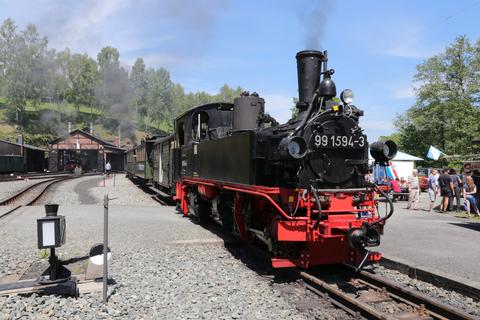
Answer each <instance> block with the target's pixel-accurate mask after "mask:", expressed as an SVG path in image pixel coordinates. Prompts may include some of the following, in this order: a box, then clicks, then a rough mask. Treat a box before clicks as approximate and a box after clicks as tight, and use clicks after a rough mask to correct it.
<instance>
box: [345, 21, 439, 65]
mask: <svg viewBox="0 0 480 320" xmlns="http://www.w3.org/2000/svg"><path fill="white" fill-rule="evenodd" d="M379 25H381V26H382V27H381V28H379V27H378V26H379ZM425 28H426V27H425V26H424V25H422V23H421V22H419V21H410V20H401V21H399V20H398V19H386V20H383V21H375V22H370V23H366V24H365V25H363V26H362V28H359V29H358V30H356V31H355V32H354V33H353V38H352V39H353V40H354V41H360V42H361V44H362V45H363V46H365V47H367V49H368V50H369V51H370V52H372V53H374V54H380V55H387V56H393V57H400V58H412V59H425V58H428V57H431V56H432V55H435V54H436V53H438V52H439V51H440V50H441V48H440V47H439V46H438V45H436V44H432V43H431V42H430V41H429V38H428V34H427V32H426V30H425Z"/></svg>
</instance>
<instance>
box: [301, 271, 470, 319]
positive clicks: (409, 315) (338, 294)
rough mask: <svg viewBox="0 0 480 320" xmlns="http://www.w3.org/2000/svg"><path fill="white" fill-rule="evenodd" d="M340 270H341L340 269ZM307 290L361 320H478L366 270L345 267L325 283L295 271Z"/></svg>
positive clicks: (303, 272)
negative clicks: (335, 278)
mask: <svg viewBox="0 0 480 320" xmlns="http://www.w3.org/2000/svg"><path fill="white" fill-rule="evenodd" d="M342 271H343V270H342ZM296 273H297V274H298V276H299V277H300V278H301V279H302V280H303V281H304V282H305V284H306V286H307V288H308V289H310V290H311V291H313V292H315V293H317V294H320V295H322V296H328V298H329V299H330V300H331V302H332V303H333V304H334V305H335V306H337V307H339V308H341V309H343V310H345V311H346V312H348V313H349V314H351V315H353V316H355V317H357V318H363V319H389V320H390V319H392V320H394V319H397V320H400V319H401V320H413V319H415V320H427V319H435V320H436V319H442V320H456V319H462V320H465V319H469V320H470V319H477V318H475V317H473V316H472V315H469V314H467V313H465V312H463V311H460V310H458V309H455V308H453V307H451V306H449V305H446V304H443V303H440V302H438V301H437V300H434V299H432V298H430V297H428V296H426V295H424V294H422V293H419V292H417V291H414V290H411V289H407V288H405V287H402V286H400V285H398V284H396V283H393V282H391V281H388V280H386V279H384V278H381V277H379V276H377V275H374V274H371V273H369V272H366V271H360V272H354V271H353V270H349V269H348V267H345V273H344V276H345V277H342V279H341V280H334V281H333V282H334V283H331V282H332V281H331V280H324V279H322V278H323V277H322V276H320V277H317V276H316V275H314V274H312V273H311V272H306V271H301V270H297V271H296Z"/></svg>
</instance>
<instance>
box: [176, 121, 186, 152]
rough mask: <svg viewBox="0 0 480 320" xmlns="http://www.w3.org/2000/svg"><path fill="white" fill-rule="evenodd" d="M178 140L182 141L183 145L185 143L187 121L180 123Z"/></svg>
mask: <svg viewBox="0 0 480 320" xmlns="http://www.w3.org/2000/svg"><path fill="white" fill-rule="evenodd" d="M177 131H178V142H179V143H180V145H181V146H183V145H184V144H185V123H183V122H180V123H179V124H178V128H177Z"/></svg>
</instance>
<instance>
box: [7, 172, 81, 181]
mask: <svg viewBox="0 0 480 320" xmlns="http://www.w3.org/2000/svg"><path fill="white" fill-rule="evenodd" d="M72 175H73V173H70V172H50V173H47V172H37V173H19V174H15V175H14V176H10V175H4V174H2V175H0V182H9V181H21V180H23V179H26V178H28V179H30V180H34V179H46V178H47V179H48V178H55V177H69V176H72ZM18 177H21V179H19V178H18Z"/></svg>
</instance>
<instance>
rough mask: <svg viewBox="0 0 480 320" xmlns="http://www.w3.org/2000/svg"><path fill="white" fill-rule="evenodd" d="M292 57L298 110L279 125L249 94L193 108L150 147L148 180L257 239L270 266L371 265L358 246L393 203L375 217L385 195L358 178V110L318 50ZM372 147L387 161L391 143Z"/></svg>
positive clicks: (206, 216) (372, 242) (202, 215)
mask: <svg viewBox="0 0 480 320" xmlns="http://www.w3.org/2000/svg"><path fill="white" fill-rule="evenodd" d="M296 59H297V73H298V91H299V100H298V103H297V105H296V108H297V109H298V114H297V116H295V117H294V118H292V119H291V120H289V121H288V122H287V123H285V124H278V123H277V121H275V119H273V118H272V117H270V116H269V115H268V114H266V113H265V101H264V99H262V98H261V97H260V96H259V95H258V94H256V93H252V94H249V93H248V92H245V93H243V94H242V95H241V96H240V97H238V98H236V99H235V101H234V103H233V104H231V103H212V104H206V105H202V106H198V107H195V108H192V109H190V110H188V111H187V112H185V113H184V114H183V115H181V116H179V117H178V118H177V119H175V121H174V133H173V134H172V135H171V136H168V137H163V138H161V139H159V140H157V141H156V142H155V143H154V147H153V149H154V151H153V153H152V159H151V160H152V162H153V165H152V167H153V168H156V171H155V172H154V174H153V180H154V183H155V185H156V187H157V188H159V189H162V190H164V191H166V192H168V191H171V192H172V193H174V199H175V200H176V201H178V204H179V208H180V209H181V211H182V212H183V214H185V215H191V216H193V217H195V218H196V219H198V220H200V221H201V222H203V221H207V220H215V221H216V222H218V223H219V224H221V225H222V226H223V228H224V229H225V230H228V231H229V232H232V233H235V234H238V236H239V237H240V238H241V239H242V240H244V241H247V242H258V243H261V244H263V245H264V246H265V247H266V248H267V250H268V251H270V252H271V254H272V265H273V266H274V267H277V268H281V267H293V266H299V267H302V268H308V267H310V266H313V265H320V264H334V263H343V262H346V263H351V264H355V263H363V262H365V261H376V260H378V259H379V258H380V254H379V253H377V252H371V251H367V250H366V248H367V247H373V246H378V245H379V243H380V235H381V234H382V232H383V226H384V224H385V221H386V219H388V218H389V217H390V216H391V214H392V213H393V206H392V205H391V203H389V204H390V212H389V213H388V214H387V215H385V216H381V215H380V213H379V212H378V211H377V210H376V207H377V204H378V199H376V197H375V195H376V194H380V195H383V196H385V194H384V192H383V191H382V190H381V189H380V188H379V187H378V186H376V185H374V184H371V183H369V182H367V181H366V179H365V176H366V174H367V172H368V152H369V143H368V141H367V136H366V135H365V133H364V131H363V130H362V128H361V127H360V125H359V119H360V117H361V116H363V111H361V110H360V109H359V108H357V107H356V106H354V105H353V104H352V99H353V93H352V91H351V90H348V89H347V90H344V91H342V93H341V94H340V100H339V99H337V98H336V95H337V90H336V86H335V83H334V82H333V80H332V76H333V74H334V70H332V69H328V66H327V61H328V57H327V52H326V51H324V52H320V51H313V50H309V51H301V52H298V53H297V55H296ZM370 152H371V154H372V156H373V157H374V158H375V161H376V162H379V163H384V164H385V163H387V162H388V160H390V159H392V158H393V157H394V156H395V154H396V145H395V144H394V143H393V142H391V141H386V142H376V143H373V144H372V145H371V146H370ZM385 198H386V201H387V203H388V201H389V200H388V197H385Z"/></svg>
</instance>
